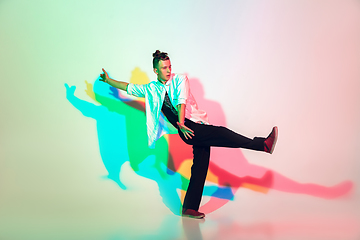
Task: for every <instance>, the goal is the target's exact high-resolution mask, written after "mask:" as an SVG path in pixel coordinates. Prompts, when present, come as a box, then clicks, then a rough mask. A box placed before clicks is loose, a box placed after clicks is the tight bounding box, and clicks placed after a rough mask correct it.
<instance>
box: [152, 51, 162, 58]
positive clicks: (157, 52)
mask: <svg viewBox="0 0 360 240" xmlns="http://www.w3.org/2000/svg"><path fill="white" fill-rule="evenodd" d="M160 54H161V52H160V50H156V51H155V52H154V53H153V57H154V58H158V57H160Z"/></svg>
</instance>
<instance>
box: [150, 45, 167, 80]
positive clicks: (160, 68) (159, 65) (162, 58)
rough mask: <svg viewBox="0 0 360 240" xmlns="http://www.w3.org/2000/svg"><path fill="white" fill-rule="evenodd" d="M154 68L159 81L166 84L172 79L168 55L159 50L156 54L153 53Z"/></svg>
mask: <svg viewBox="0 0 360 240" xmlns="http://www.w3.org/2000/svg"><path fill="white" fill-rule="evenodd" d="M153 68H154V73H155V74H156V75H157V76H158V80H159V81H161V82H166V81H167V80H169V79H170V76H171V62H170V59H169V57H168V55H167V53H165V52H160V51H159V50H156V52H155V53H153Z"/></svg>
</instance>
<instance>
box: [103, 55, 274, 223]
mask: <svg viewBox="0 0 360 240" xmlns="http://www.w3.org/2000/svg"><path fill="white" fill-rule="evenodd" d="M153 69H154V73H155V74H156V75H157V81H153V82H150V83H148V84H143V85H141V84H132V83H126V82H121V81H116V80H114V79H111V78H110V77H109V76H108V74H107V72H106V71H105V70H104V69H102V70H103V74H100V79H99V80H101V81H103V82H106V83H108V84H110V85H111V86H113V87H116V88H119V89H121V90H124V91H127V93H128V94H131V95H134V96H137V97H144V98H145V109H146V125H147V135H148V143H149V146H150V147H154V145H155V141H156V140H157V139H158V138H160V137H161V136H162V134H164V133H169V129H168V128H167V127H166V124H164V123H163V122H162V121H161V118H160V113H161V112H162V113H163V114H164V115H165V116H166V118H167V120H168V121H169V122H170V123H171V125H173V126H174V127H175V128H176V129H177V131H178V134H179V135H180V137H181V139H182V140H183V141H184V142H185V143H187V144H189V145H192V146H193V165H192V167H191V177H190V183H189V186H188V189H187V192H186V195H185V199H184V203H183V210H182V216H184V217H191V218H203V217H205V214H204V213H201V212H198V209H199V206H200V202H201V197H202V192H203V188H204V184H205V179H206V175H207V170H208V166H209V159H210V147H211V146H217V147H231V148H247V149H252V150H256V151H264V152H267V153H270V154H271V153H272V152H273V150H274V147H275V144H276V140H277V135H278V130H277V127H274V128H273V129H272V132H271V133H270V135H269V136H268V137H267V138H259V137H255V138H254V139H250V138H247V137H244V136H242V135H240V134H237V133H235V132H233V131H231V130H229V129H227V128H225V127H219V126H213V125H210V124H209V122H208V119H207V115H206V113H205V112H204V111H202V110H199V109H198V107H197V104H196V101H195V99H194V97H193V96H192V94H191V92H190V86H189V80H188V78H187V77H186V76H185V75H180V74H172V73H171V62H170V59H169V57H168V55H167V53H164V52H160V51H159V50H157V51H156V52H155V53H154V54H153Z"/></svg>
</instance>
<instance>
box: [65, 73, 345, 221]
mask: <svg viewBox="0 0 360 240" xmlns="http://www.w3.org/2000/svg"><path fill="white" fill-rule="evenodd" d="M130 82H132V83H138V84H144V83H148V82H149V79H148V77H147V75H146V74H145V73H144V72H142V71H141V70H140V69H139V68H135V69H134V70H133V71H132V77H131V79H130ZM190 84H191V89H192V93H193V95H194V96H195V97H196V99H197V101H198V104H199V106H200V108H202V109H204V110H206V111H207V112H208V115H209V118H210V121H211V122H212V123H213V124H214V125H223V126H226V121H225V115H224V114H223V111H222V108H221V106H220V104H219V103H216V102H214V101H211V100H206V99H205V98H204V92H203V88H202V85H201V83H200V81H199V80H197V79H190ZM65 87H66V96H67V99H68V100H69V102H70V103H71V104H72V105H73V106H74V107H75V108H77V109H78V110H79V111H80V112H81V113H82V114H83V115H84V116H86V117H90V118H93V119H95V120H96V122H97V132H98V140H99V149H100V154H101V158H102V161H103V163H104V166H105V168H106V170H107V171H108V176H107V178H108V179H111V180H113V181H114V182H116V183H117V184H118V185H119V187H120V188H121V189H124V190H126V189H127V186H125V185H124V184H123V183H122V182H121V180H120V174H121V167H122V166H123V164H124V163H125V162H126V161H129V162H130V166H131V168H132V169H133V170H134V172H135V173H136V174H138V175H140V176H142V177H146V178H148V179H151V180H153V181H155V182H156V183H157V185H158V187H159V191H160V195H161V197H162V200H163V202H164V204H165V205H166V206H167V207H168V208H169V209H170V210H171V211H172V212H173V213H174V214H176V215H180V209H181V206H182V200H183V197H184V195H185V191H186V189H187V186H188V183H189V178H190V168H191V165H192V148H191V146H189V145H186V144H185V143H184V142H183V141H182V140H181V139H180V137H179V136H178V135H176V134H170V135H166V136H163V137H161V138H160V139H159V140H158V141H157V143H156V146H155V149H150V148H149V147H148V145H147V134H146V119H145V113H144V109H145V105H144V101H142V99H137V98H133V97H130V96H127V94H126V93H123V92H121V91H119V90H118V89H116V88H113V87H109V85H107V84H105V83H103V82H100V81H96V82H95V84H94V86H93V85H92V84H90V83H88V82H86V90H85V91H86V93H87V95H88V96H89V97H90V98H91V99H92V100H94V101H96V102H98V103H100V105H96V104H94V103H90V102H87V101H84V100H81V99H79V98H77V97H76V96H75V95H74V93H75V89H76V87H75V86H71V87H70V86H68V85H67V84H65ZM162 117H163V116H162ZM234 159H235V160H234ZM240 187H243V188H248V189H251V190H253V191H257V192H262V193H267V192H268V190H269V189H276V190H280V191H284V192H290V193H301V194H308V195H312V196H316V197H321V198H335V197H338V196H341V195H344V194H346V193H347V192H349V191H350V190H351V188H352V182H350V181H345V182H342V183H340V184H338V185H336V186H334V187H325V186H320V185H317V184H311V183H308V184H302V183H298V182H295V181H293V180H291V179H289V178H287V177H284V176H282V175H281V174H279V173H276V172H274V171H272V170H269V169H266V168H264V167H261V166H256V165H253V164H249V163H248V161H247V160H246V159H245V157H244V155H243V154H242V152H241V150H240V149H227V148H212V155H211V161H210V165H209V171H208V176H207V183H206V185H205V188H204V193H203V194H204V196H211V198H210V200H209V201H208V202H207V203H205V204H204V205H203V206H201V208H200V211H203V212H205V213H210V212H212V211H215V210H216V209H219V208H220V207H221V206H223V205H224V204H226V203H227V202H228V201H230V200H233V198H234V194H235V192H236V191H237V190H238V189H239V188H240ZM178 190H180V192H181V194H180V196H179V193H178Z"/></svg>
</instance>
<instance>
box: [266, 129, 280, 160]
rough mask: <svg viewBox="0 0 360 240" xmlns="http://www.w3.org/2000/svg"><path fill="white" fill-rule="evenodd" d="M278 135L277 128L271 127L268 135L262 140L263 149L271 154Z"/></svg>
mask: <svg viewBox="0 0 360 240" xmlns="http://www.w3.org/2000/svg"><path fill="white" fill-rule="evenodd" d="M277 137H278V128H277V127H273V129H272V131H271V133H270V135H269V136H268V137H267V138H266V139H265V141H264V151H265V152H267V153H270V154H272V153H273V151H274V148H275V144H276V141H277Z"/></svg>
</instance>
